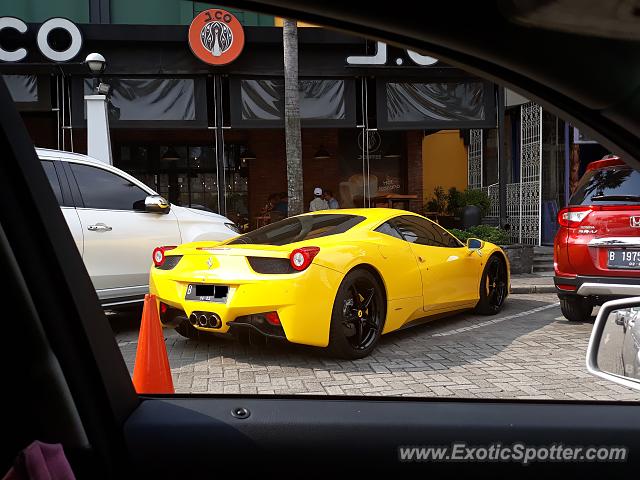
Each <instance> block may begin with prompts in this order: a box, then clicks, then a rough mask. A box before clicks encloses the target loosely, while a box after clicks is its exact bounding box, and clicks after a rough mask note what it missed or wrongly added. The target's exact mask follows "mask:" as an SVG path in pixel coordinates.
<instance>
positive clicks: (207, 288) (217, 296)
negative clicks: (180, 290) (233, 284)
mask: <svg viewBox="0 0 640 480" xmlns="http://www.w3.org/2000/svg"><path fill="white" fill-rule="evenodd" d="M228 294H229V287H228V286H227V285H202V284H197V283H191V284H189V285H188V286H187V293H186V295H185V297H184V298H185V300H195V301H197V302H226V300H227V295H228Z"/></svg>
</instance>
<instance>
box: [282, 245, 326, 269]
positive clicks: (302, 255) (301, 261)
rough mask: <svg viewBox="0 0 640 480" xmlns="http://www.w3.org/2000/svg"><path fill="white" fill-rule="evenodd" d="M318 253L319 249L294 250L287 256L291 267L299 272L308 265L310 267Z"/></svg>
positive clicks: (303, 248)
mask: <svg viewBox="0 0 640 480" xmlns="http://www.w3.org/2000/svg"><path fill="white" fill-rule="evenodd" d="M319 252H320V247H302V248H296V249H295V250H294V251H293V252H291V255H289V261H290V262H291V267H292V268H293V269H294V270H297V271H299V272H301V271H302V270H305V269H306V268H307V267H308V266H309V265H311V262H312V261H313V259H314V258H315V256H316V255H318V253H319Z"/></svg>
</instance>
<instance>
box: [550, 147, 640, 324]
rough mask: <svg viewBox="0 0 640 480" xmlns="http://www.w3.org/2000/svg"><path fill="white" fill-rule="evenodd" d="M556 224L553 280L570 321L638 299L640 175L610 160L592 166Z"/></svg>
mask: <svg viewBox="0 0 640 480" xmlns="http://www.w3.org/2000/svg"><path fill="white" fill-rule="evenodd" d="M558 223H559V224H560V228H559V230H558V233H557V234H556V238H555V242H554V247H553V257H554V268H555V277H554V280H555V285H556V290H557V292H558V297H559V298H560V307H561V309H562V314H563V315H564V316H565V317H566V318H567V319H568V320H571V321H583V320H588V319H589V318H590V317H591V311H592V310H593V307H594V306H595V305H602V304H603V303H604V302H606V301H607V300H611V299H613V298H619V297H627V296H634V295H640V172H638V171H636V170H633V169H632V168H631V167H629V166H627V165H626V164H625V163H624V162H623V161H622V160H620V159H619V158H618V157H616V156H612V155H609V156H606V157H604V158H603V159H602V160H598V161H595V162H592V163H590V164H589V166H588V167H587V171H586V172H585V174H584V176H583V177H582V178H581V179H580V182H579V183H578V187H577V189H576V191H575V193H574V194H573V195H572V196H571V200H570V201H569V207H568V208H564V209H562V210H560V212H558Z"/></svg>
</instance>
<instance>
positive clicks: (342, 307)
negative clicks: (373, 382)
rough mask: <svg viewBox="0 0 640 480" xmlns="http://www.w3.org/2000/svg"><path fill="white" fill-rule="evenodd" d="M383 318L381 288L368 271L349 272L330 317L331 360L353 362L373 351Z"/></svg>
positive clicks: (339, 290) (384, 310)
mask: <svg viewBox="0 0 640 480" xmlns="http://www.w3.org/2000/svg"><path fill="white" fill-rule="evenodd" d="M385 318H386V302H385V296H384V293H383V287H382V285H380V282H379V281H378V279H377V278H376V277H375V276H374V275H373V274H372V273H371V272H369V271H368V270H365V269H356V270H352V271H351V272H349V273H348V274H347V275H346V276H345V277H344V279H343V280H342V283H341V284H340V287H339V288H338V292H337V293H336V298H335V300H334V302H333V310H332V313H331V325H330V330H329V346H328V347H327V351H328V353H329V354H330V355H331V356H334V357H338V358H344V359H349V360H355V359H358V358H364V357H366V356H367V355H369V354H370V353H371V352H372V351H373V349H374V348H375V347H376V345H377V343H378V340H379V339H380V335H381V334H382V329H383V328H384V321H385Z"/></svg>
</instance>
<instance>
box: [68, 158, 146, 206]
mask: <svg viewBox="0 0 640 480" xmlns="http://www.w3.org/2000/svg"><path fill="white" fill-rule="evenodd" d="M63 163H67V169H68V172H69V174H70V175H71V176H72V178H73V180H74V182H75V186H76V188H77V194H78V196H79V198H80V201H81V203H82V206H76V208H78V209H83V210H99V211H108V212H133V213H149V212H147V211H146V210H144V209H142V210H136V209H133V208H132V209H120V208H100V207H88V206H87V205H86V203H85V199H84V196H83V195H82V189H81V188H80V184H79V182H78V178H77V177H76V174H75V172H74V171H73V168H71V165H72V164H73V165H81V166H84V167H89V168H95V169H97V170H102V171H103V172H107V173H109V174H111V175H115V176H116V177H119V178H121V179H123V180H126V181H127V182H129V183H131V184H132V185H133V186H135V187H137V188H139V189H140V190H142V191H143V192H144V193H145V197H147V196H149V195H154V193H155V192H154V193H149V189H148V188H143V187H142V186H141V185H140V184H139V183H138V182H134V181H132V179H131V178H127V177H126V176H124V175H120V174H119V173H118V172H114V171H112V170H110V169H108V168H102V166H100V165H95V164H90V163H88V162H77V161H71V160H64V161H63Z"/></svg>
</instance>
